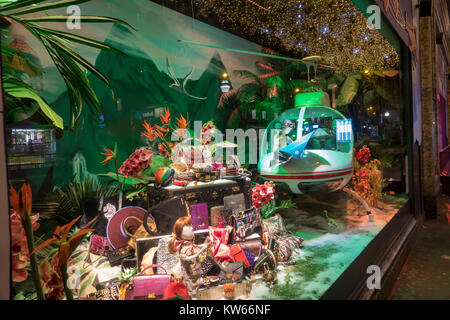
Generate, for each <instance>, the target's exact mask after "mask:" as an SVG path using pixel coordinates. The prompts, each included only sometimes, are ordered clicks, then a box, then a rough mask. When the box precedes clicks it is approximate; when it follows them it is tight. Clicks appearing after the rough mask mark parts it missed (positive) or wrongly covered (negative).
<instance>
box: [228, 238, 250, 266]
mask: <svg viewBox="0 0 450 320" xmlns="http://www.w3.org/2000/svg"><path fill="white" fill-rule="evenodd" d="M230 256H231V257H232V258H233V261H234V262H243V263H244V267H245V268H249V267H250V266H251V264H250V262H249V261H248V259H247V255H246V254H245V252H244V250H243V249H242V247H241V245H240V244H238V243H236V244H233V245H232V246H231V248H230Z"/></svg>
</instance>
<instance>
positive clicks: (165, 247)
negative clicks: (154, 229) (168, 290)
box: [156, 237, 180, 274]
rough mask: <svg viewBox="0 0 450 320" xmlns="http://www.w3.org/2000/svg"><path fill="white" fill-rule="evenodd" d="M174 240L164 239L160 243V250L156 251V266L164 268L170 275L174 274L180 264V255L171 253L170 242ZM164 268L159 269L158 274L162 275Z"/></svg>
mask: <svg viewBox="0 0 450 320" xmlns="http://www.w3.org/2000/svg"><path fill="white" fill-rule="evenodd" d="M171 239H172V238H169V237H163V238H161V239H159V241H158V249H157V251H156V264H157V265H160V266H162V267H163V268H164V269H165V270H167V271H168V272H169V273H172V272H173V270H174V269H175V267H176V265H177V264H179V263H180V258H179V256H178V253H174V254H172V253H170V252H169V242H170V240H171ZM162 272H163V269H162V268H159V269H157V273H159V274H161V273H162Z"/></svg>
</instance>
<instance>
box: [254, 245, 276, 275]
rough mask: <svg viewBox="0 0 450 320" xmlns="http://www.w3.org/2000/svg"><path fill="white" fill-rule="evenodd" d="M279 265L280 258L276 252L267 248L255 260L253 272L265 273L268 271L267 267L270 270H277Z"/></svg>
mask: <svg viewBox="0 0 450 320" xmlns="http://www.w3.org/2000/svg"><path fill="white" fill-rule="evenodd" d="M277 265H278V259H277V257H276V256H275V254H274V253H273V252H272V251H270V250H266V251H264V253H263V254H262V255H261V256H260V257H259V258H258V259H257V260H256V261H255V264H254V265H253V268H252V272H253V273H264V272H266V271H267V267H268V268H269V270H276V268H277Z"/></svg>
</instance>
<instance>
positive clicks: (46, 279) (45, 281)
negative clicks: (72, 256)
mask: <svg viewBox="0 0 450 320" xmlns="http://www.w3.org/2000/svg"><path fill="white" fill-rule="evenodd" d="M39 274H40V276H41V282H42V289H43V291H44V295H45V299H46V300H62V299H64V296H65V293H64V284H63V280H62V276H61V272H60V271H59V268H58V255H57V254H55V255H54V256H53V257H52V260H51V264H50V263H49V262H48V261H47V260H44V261H43V262H42V263H41V264H40V265H39Z"/></svg>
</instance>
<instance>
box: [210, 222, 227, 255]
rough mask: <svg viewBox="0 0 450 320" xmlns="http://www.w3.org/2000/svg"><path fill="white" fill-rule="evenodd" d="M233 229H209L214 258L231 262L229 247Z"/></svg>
mask: <svg viewBox="0 0 450 320" xmlns="http://www.w3.org/2000/svg"><path fill="white" fill-rule="evenodd" d="M231 231H232V227H230V226H227V227H225V228H214V227H209V239H210V241H211V244H212V254H213V256H214V258H217V259H222V260H231V257H230V247H229V246H227V244H228V240H229V238H230V234H231Z"/></svg>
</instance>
